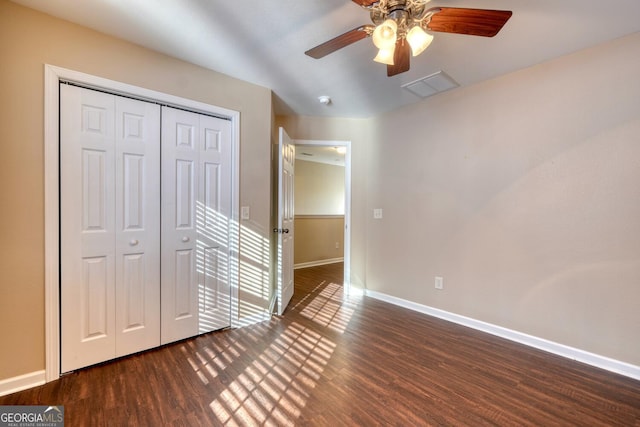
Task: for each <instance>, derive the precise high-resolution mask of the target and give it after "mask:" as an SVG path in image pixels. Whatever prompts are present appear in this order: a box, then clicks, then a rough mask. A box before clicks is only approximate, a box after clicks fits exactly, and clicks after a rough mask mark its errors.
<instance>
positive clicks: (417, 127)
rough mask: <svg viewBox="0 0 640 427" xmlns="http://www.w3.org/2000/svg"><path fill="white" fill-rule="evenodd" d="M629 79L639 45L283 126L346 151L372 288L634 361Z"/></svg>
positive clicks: (636, 232)
mask: <svg viewBox="0 0 640 427" xmlns="http://www.w3.org/2000/svg"><path fill="white" fill-rule="evenodd" d="M638 75H640V34H635V35H631V36H628V37H626V38H623V39H620V40H617V41H614V42H611V43H607V44H605V45H603V46H599V47H595V48H592V49H589V50H585V51H582V52H578V53H576V54H574V55H570V56H567V57H563V58H560V59H558V60H555V61H552V62H549V63H545V64H541V65H538V66H535V67H532V68H529V69H525V70H522V71H519V72H516V73H512V74H509V75H506V76H503V77H500V78H498V79H495V80H492V81H488V82H485V83H482V84H478V85H474V86H471V87H468V88H460V89H457V90H455V91H451V92H446V93H443V94H440V95H438V96H435V97H432V98H429V99H427V100H424V101H422V102H420V103H418V104H416V105H413V106H410V107H407V108H404V109H401V110H399V111H395V112H392V113H389V114H385V115H383V116H381V117H378V118H375V119H371V120H363V121H353V120H343V119H329V118H310V117H279V118H278V122H279V123H280V124H282V125H283V126H284V127H285V128H286V129H287V130H288V131H289V133H290V135H291V136H292V137H293V138H299V139H331V138H335V139H348V140H352V141H353V142H354V145H353V158H352V160H353V163H354V171H353V179H354V184H353V187H352V197H353V214H354V219H353V221H354V226H353V227H352V238H353V241H354V242H355V244H354V247H353V250H352V256H353V257H354V259H357V258H358V257H360V256H361V254H362V253H364V254H366V255H365V257H366V259H365V260H364V261H365V264H364V265H360V264H359V262H355V263H354V271H353V272H352V276H357V277H358V278H363V283H365V282H366V287H367V288H368V289H370V290H373V291H377V292H381V293H384V294H388V295H392V296H396V297H399V298H404V299H407V300H410V301H414V302H417V303H420V304H425V305H428V306H431V307H435V308H439V309H442V310H446V311H449V312H452V313H456V314H459V315H462V316H467V317H470V318H474V319H478V320H481V321H486V322H490V323H493V324H496V325H500V326H503V327H506V328H510V329H513V330H516V331H519V332H522V333H526V334H530V335H533V336H537V337H540V338H544V339H548V340H551V341H554V342H557V343H561V344H565V345H568V346H571V347H575V348H578V349H582V350H585V351H589V352H593V353H595V354H599V355H602V356H606V357H611V358H613V359H617V360H620V361H623V362H627V363H631V364H634V365H640V340H639V339H638V337H640V317H639V316H638V302H639V301H640V238H638V236H640V185H639V184H638V183H640V162H639V161H638V159H640V143H639V141H640V139H639V137H638V135H640V102H639V100H640V85H638V84H637V76H638ZM373 208H383V209H384V218H383V219H382V220H373V219H372V215H371V211H372V209H373ZM361 251H363V252H361ZM360 261H361V259H360ZM436 275H438V276H443V277H444V290H442V291H437V290H435V289H434V276H436Z"/></svg>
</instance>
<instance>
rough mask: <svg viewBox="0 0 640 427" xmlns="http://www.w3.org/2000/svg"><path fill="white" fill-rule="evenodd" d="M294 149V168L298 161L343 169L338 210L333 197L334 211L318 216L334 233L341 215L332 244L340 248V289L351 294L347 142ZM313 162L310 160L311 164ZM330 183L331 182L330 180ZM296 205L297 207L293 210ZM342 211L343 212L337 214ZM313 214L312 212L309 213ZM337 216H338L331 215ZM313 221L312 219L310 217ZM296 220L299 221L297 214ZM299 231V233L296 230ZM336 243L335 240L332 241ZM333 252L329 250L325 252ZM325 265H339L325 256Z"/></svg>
mask: <svg viewBox="0 0 640 427" xmlns="http://www.w3.org/2000/svg"><path fill="white" fill-rule="evenodd" d="M293 142H294V144H295V146H296V164H298V161H312V162H319V163H322V164H325V165H327V166H328V167H329V168H331V167H333V168H335V167H342V168H344V171H343V183H344V187H343V188H344V196H343V197H342V200H340V202H342V203H340V206H338V204H337V203H336V201H335V197H334V198H333V200H332V201H331V202H330V203H331V204H332V205H334V207H333V208H332V209H328V210H326V211H325V213H328V215H320V216H319V217H320V221H322V222H325V223H327V225H326V227H328V228H327V229H329V230H331V229H333V230H335V225H331V223H332V222H334V221H336V219H337V218H338V217H339V216H340V215H339V214H340V213H342V214H343V217H344V224H343V230H342V231H343V238H342V241H336V242H335V244H336V246H337V245H341V246H342V261H343V262H344V275H343V287H344V292H345V295H347V294H348V293H349V291H350V284H351V256H350V255H351V142H350V141H328V140H327V141H325V140H294V141H293ZM312 159H313V160H312ZM297 174H298V167H297V166H296V175H297ZM332 175H333V176H334V178H332V179H334V180H335V172H332V171H331V169H328V176H332ZM330 179H331V178H330ZM297 205H298V203H296V206H297ZM341 208H342V210H343V212H340V209H341ZM311 211H313V209H311V210H310V211H309V212H311ZM334 214H338V215H334ZM311 216H312V217H313V215H311ZM296 218H297V219H298V218H300V215H298V212H297V211H296ZM298 231H301V230H298ZM334 240H335V239H334ZM334 240H331V239H329V240H328V242H327V244H331V245H333V244H334ZM329 249H332V248H328V250H329ZM324 258H326V260H325V262H327V263H329V262H339V261H340V260H339V259H332V257H331V256H328V257H327V256H325V257H324ZM322 262H323V261H322V260H319V261H318V262H315V263H314V262H311V263H302V264H301V263H297V266H296V268H298V267H304V266H310V265H319V264H321V263H322Z"/></svg>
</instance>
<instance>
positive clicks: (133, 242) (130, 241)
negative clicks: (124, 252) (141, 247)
mask: <svg viewBox="0 0 640 427" xmlns="http://www.w3.org/2000/svg"><path fill="white" fill-rule="evenodd" d="M138 243H140V242H138V241H137V240H136V239H131V240H129V244H130V245H131V246H135V245H137V244H138Z"/></svg>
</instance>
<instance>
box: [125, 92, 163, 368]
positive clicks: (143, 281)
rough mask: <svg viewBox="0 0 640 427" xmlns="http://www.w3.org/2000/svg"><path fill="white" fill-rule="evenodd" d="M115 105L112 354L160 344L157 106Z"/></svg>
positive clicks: (132, 102)
mask: <svg viewBox="0 0 640 427" xmlns="http://www.w3.org/2000/svg"><path fill="white" fill-rule="evenodd" d="M115 103H116V121H115V126H116V132H115V133H116V187H115V188H116V206H115V210H116V230H117V232H116V233H115V244H116V301H117V304H116V331H117V337H116V350H115V352H116V356H117V357H119V356H124V355H126V354H131V353H135V352H138V351H142V350H146V349H148V348H152V347H156V346H158V345H160V106H159V105H156V104H151V103H149V102H143V101H138V100H133V99H128V98H123V97H118V96H116V97H115Z"/></svg>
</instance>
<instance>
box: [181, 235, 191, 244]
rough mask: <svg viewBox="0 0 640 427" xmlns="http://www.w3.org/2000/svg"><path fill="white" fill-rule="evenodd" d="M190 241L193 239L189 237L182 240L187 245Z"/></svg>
mask: <svg viewBox="0 0 640 427" xmlns="http://www.w3.org/2000/svg"><path fill="white" fill-rule="evenodd" d="M189 240H191V239H189V237H187V236H184V237H183V238H182V241H183V242H184V243H187V242H188V241H189Z"/></svg>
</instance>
